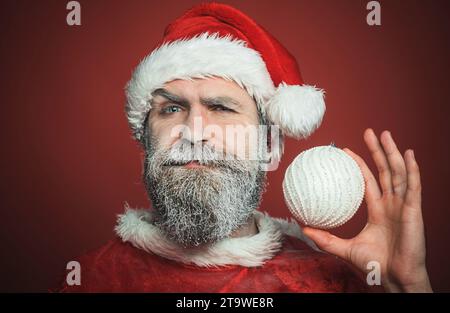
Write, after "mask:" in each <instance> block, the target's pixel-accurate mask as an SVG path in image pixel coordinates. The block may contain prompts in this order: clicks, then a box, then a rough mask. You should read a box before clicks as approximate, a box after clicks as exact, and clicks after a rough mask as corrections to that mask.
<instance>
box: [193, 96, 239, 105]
mask: <svg viewBox="0 0 450 313" xmlns="http://www.w3.org/2000/svg"><path fill="white" fill-rule="evenodd" d="M200 102H201V103H202V104H203V105H207V106H213V105H225V106H234V107H239V106H240V105H241V104H240V103H239V101H237V100H235V99H233V98H231V97H228V96H220V97H210V98H202V99H201V100H200Z"/></svg>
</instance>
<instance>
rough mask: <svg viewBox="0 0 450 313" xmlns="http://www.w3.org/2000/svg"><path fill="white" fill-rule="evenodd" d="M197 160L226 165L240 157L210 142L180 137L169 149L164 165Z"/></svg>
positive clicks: (182, 163)
mask: <svg viewBox="0 0 450 313" xmlns="http://www.w3.org/2000/svg"><path fill="white" fill-rule="evenodd" d="M193 161H196V162H198V163H199V164H201V165H213V166H214V165H215V166H225V165H226V164H227V163H228V164H229V163H230V162H231V161H238V159H237V158H236V157H235V156H234V155H232V154H229V153H225V152H223V151H218V150H217V149H215V148H214V147H212V146H211V145H209V144H201V143H199V144H192V143H191V142H190V141H188V140H186V139H180V140H179V141H177V142H176V143H175V144H174V145H173V146H172V147H171V148H170V149H169V150H168V154H167V157H166V159H165V160H164V162H163V165H166V166H173V165H184V164H187V163H189V162H193Z"/></svg>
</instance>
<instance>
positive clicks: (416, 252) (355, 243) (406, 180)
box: [304, 128, 432, 292]
mask: <svg viewBox="0 0 450 313" xmlns="http://www.w3.org/2000/svg"><path fill="white" fill-rule="evenodd" d="M364 141H365V142H366V145H367V147H368V148H369V151H370V153H371V154H372V158H373V159H374V161H375V164H376V166H377V169H378V172H379V180H380V185H381V190H380V188H379V186H378V183H377V180H376V179H375V177H374V176H373V174H372V172H371V171H370V170H369V168H368V166H367V164H366V163H365V162H364V160H363V159H362V158H361V157H359V156H358V155H356V154H355V153H353V152H352V151H350V150H349V149H347V148H345V149H344V151H345V152H346V153H347V154H349V155H350V156H351V157H352V158H353V159H354V160H355V161H356V162H357V163H358V165H359V167H360V168H361V170H362V173H363V176H364V181H365V184H366V192H365V201H366V204H367V209H368V220H367V224H366V226H365V227H364V229H363V230H362V231H361V232H360V233H359V234H358V235H357V236H356V237H354V238H352V239H341V238H338V237H336V236H334V235H332V234H330V233H329V232H326V231H323V230H318V229H313V228H310V227H305V228H304V232H305V234H306V235H307V236H309V237H310V238H311V239H312V240H313V241H315V243H316V244H317V245H318V246H319V248H321V249H322V250H324V251H327V252H329V253H331V254H334V255H336V256H338V257H340V258H342V259H344V260H347V261H349V262H351V263H352V264H354V265H355V266H356V267H358V268H359V269H360V270H362V271H364V272H366V266H367V264H368V263H369V262H370V261H377V262H379V264H380V266H381V279H382V284H383V286H384V287H385V289H386V290H387V291H391V292H395V291H397V292H401V291H403V292H432V289H431V285H430V281H429V278H428V273H427V270H426V266H425V235H424V225H423V219H422V209H421V183H420V172H419V166H418V164H417V162H416V160H415V159H414V153H413V151H412V150H407V151H406V152H405V155H404V158H403V157H402V154H401V153H400V152H399V151H398V149H397V146H396V144H395V142H394V140H393V139H392V136H391V134H390V132H388V131H384V132H383V133H382V134H381V136H380V141H381V144H380V141H379V140H378V138H377V136H376V135H375V133H374V132H373V130H372V129H370V128H369V129H366V131H365V132H364Z"/></svg>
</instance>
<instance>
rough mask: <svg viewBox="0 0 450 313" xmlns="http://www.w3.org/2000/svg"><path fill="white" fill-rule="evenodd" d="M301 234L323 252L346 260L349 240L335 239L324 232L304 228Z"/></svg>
mask: <svg viewBox="0 0 450 313" xmlns="http://www.w3.org/2000/svg"><path fill="white" fill-rule="evenodd" d="M303 233H304V234H305V235H306V236H308V237H309V238H310V239H311V240H312V241H314V242H315V244H316V245H317V246H318V247H319V248H320V249H321V250H323V251H326V252H328V253H331V254H334V255H336V256H338V257H340V258H342V259H344V260H347V258H348V255H349V253H347V252H348V249H350V243H349V240H346V239H342V238H339V237H336V236H335V235H333V234H330V233H329V232H327V231H325V230H320V229H315V228H311V227H304V228H303Z"/></svg>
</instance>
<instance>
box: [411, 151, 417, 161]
mask: <svg viewBox="0 0 450 313" xmlns="http://www.w3.org/2000/svg"><path fill="white" fill-rule="evenodd" d="M411 156H412V158H413V160H414V161H415V160H416V158H415V157H414V150H411Z"/></svg>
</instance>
